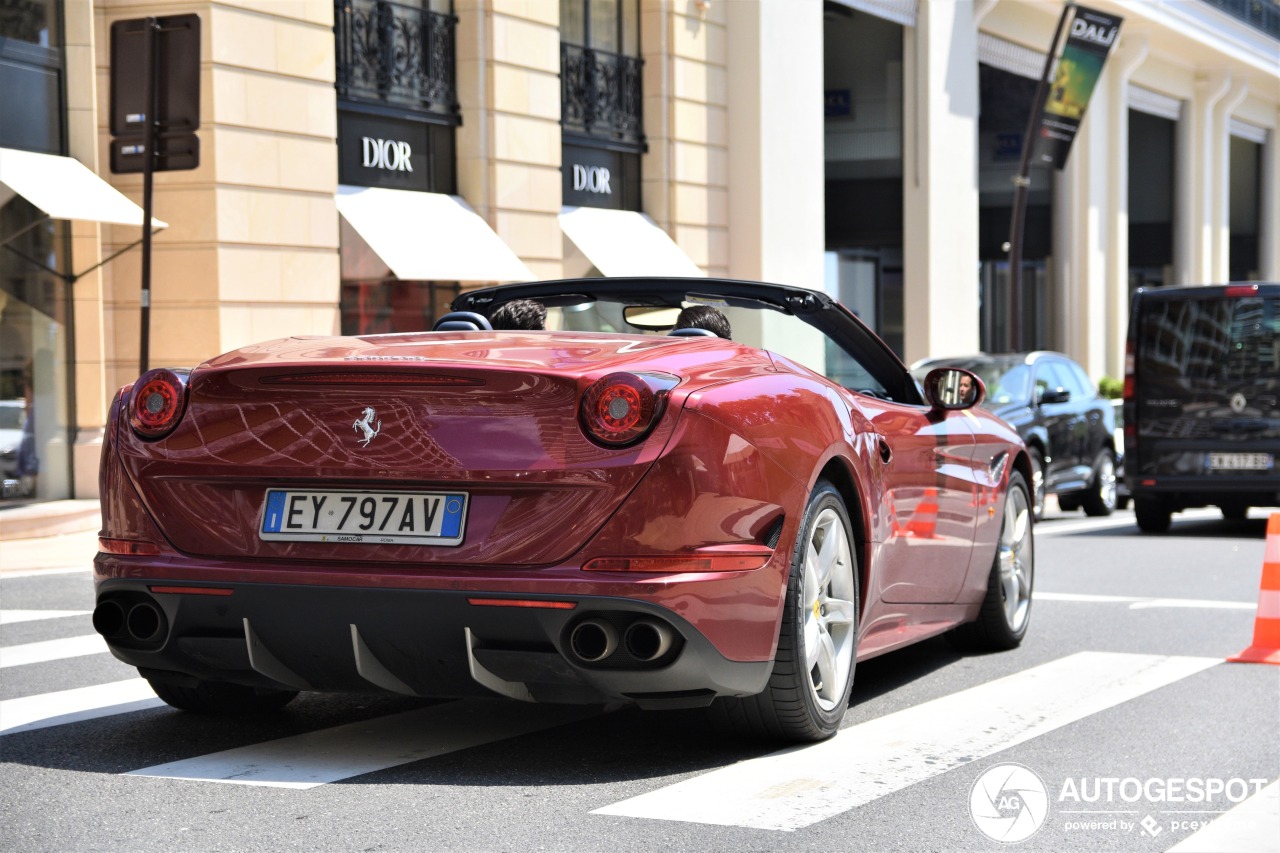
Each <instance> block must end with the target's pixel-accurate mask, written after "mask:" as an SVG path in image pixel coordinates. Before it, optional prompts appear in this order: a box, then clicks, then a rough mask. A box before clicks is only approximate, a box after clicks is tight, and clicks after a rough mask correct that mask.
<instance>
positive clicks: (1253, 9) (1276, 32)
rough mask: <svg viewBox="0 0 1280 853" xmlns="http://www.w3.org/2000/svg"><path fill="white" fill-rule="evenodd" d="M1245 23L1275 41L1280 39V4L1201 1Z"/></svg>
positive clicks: (1274, 0) (1258, 0) (1256, 0)
mask: <svg viewBox="0 0 1280 853" xmlns="http://www.w3.org/2000/svg"><path fill="white" fill-rule="evenodd" d="M1201 2H1204V3H1208V4H1209V5H1210V6H1214V7H1216V8H1218V9H1221V10H1222V11H1223V12H1226V13H1227V14H1228V15H1230V16H1231V17H1233V18H1238V19H1239V20H1241V21H1244V22H1245V23H1246V24H1248V25H1249V26H1251V27H1253V28H1254V29H1255V30H1258V31H1259V32H1263V33H1266V34H1267V35H1269V36H1271V38H1273V39H1280V2H1277V0H1201Z"/></svg>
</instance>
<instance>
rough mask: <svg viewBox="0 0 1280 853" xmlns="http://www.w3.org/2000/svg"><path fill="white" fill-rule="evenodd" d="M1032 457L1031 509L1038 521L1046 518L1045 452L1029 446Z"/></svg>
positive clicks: (1028, 450) (1028, 451)
mask: <svg viewBox="0 0 1280 853" xmlns="http://www.w3.org/2000/svg"><path fill="white" fill-rule="evenodd" d="M1027 456H1029V457H1030V458H1031V509H1032V514H1033V515H1034V516H1035V520H1036V521H1043V520H1044V498H1045V488H1044V454H1043V453H1041V452H1040V450H1039V449H1038V448H1035V447H1030V448H1027Z"/></svg>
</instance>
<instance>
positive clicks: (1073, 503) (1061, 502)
mask: <svg viewBox="0 0 1280 853" xmlns="http://www.w3.org/2000/svg"><path fill="white" fill-rule="evenodd" d="M1079 508H1080V498H1078V497H1077V496H1076V495H1074V494H1071V495H1058V509H1060V510H1062V511H1063V512H1075V511H1076V510H1078V509H1079Z"/></svg>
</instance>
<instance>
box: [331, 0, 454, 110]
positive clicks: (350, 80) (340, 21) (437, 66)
mask: <svg viewBox="0 0 1280 853" xmlns="http://www.w3.org/2000/svg"><path fill="white" fill-rule="evenodd" d="M333 13H334V15H333V17H334V31H335V33H336V35H337V55H338V69H337V87H338V97H339V98H341V99H344V100H349V101H360V102H363V103H373V104H386V105H388V106H396V107H401V108H406V109H410V110H414V111H416V112H425V113H431V114H434V115H437V116H440V117H441V118H444V119H446V120H448V121H451V122H453V123H457V121H458V91H457V76H456V68H455V65H456V55H455V51H454V32H455V27H456V25H457V21H458V19H457V18H456V17H454V16H453V15H446V14H442V13H439V12H431V11H428V10H426V9H422V8H418V7H415V6H407V5H403V4H401V3H392V2H389V1H388V0H335V2H334V5H333Z"/></svg>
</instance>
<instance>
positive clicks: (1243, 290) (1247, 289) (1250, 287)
mask: <svg viewBox="0 0 1280 853" xmlns="http://www.w3.org/2000/svg"><path fill="white" fill-rule="evenodd" d="M1226 293H1227V296H1257V295H1258V285H1256V284H1232V285H1229V286H1228V287H1227V290H1226Z"/></svg>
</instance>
